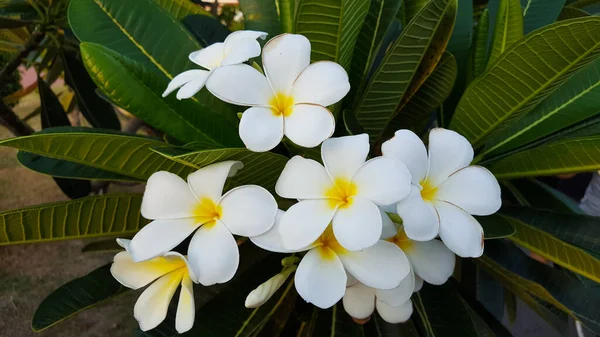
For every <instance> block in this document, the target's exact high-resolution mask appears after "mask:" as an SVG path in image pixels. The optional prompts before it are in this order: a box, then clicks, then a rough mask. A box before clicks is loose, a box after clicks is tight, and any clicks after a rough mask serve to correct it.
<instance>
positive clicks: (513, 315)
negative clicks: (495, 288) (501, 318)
mask: <svg viewBox="0 0 600 337" xmlns="http://www.w3.org/2000/svg"><path fill="white" fill-rule="evenodd" d="M504 303H505V304H506V316H507V317H508V321H509V322H510V324H513V323H515V320H516V319H517V297H516V296H515V294H513V293H511V292H510V291H505V292H504Z"/></svg>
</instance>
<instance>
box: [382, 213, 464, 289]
mask: <svg viewBox="0 0 600 337" xmlns="http://www.w3.org/2000/svg"><path fill="white" fill-rule="evenodd" d="M390 206H395V205H390ZM390 208H391V209H390ZM382 209H385V210H389V211H392V212H394V211H395V207H382ZM383 216H384V221H383V231H382V233H381V237H382V239H385V240H387V241H389V242H392V243H394V244H396V245H397V246H398V247H399V248H400V249H402V251H403V252H404V253H405V254H406V256H407V257H408V261H410V266H411V271H413V272H414V274H415V277H414V288H415V290H414V291H418V290H419V289H421V287H422V286H423V281H425V282H427V283H429V284H433V285H441V284H444V283H446V281H448V279H449V278H450V276H452V273H453V272H454V265H455V263H456V257H455V256H454V253H452V252H451V251H450V249H448V247H446V246H445V245H444V244H443V243H442V242H441V241H440V240H436V239H434V240H430V241H415V240H411V239H409V238H408V237H407V236H406V233H405V232H404V228H403V227H402V225H400V224H397V223H394V222H393V221H392V220H391V219H390V217H388V216H387V215H386V214H385V213H384V215H383Z"/></svg>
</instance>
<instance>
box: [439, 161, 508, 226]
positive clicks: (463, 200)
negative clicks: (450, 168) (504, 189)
mask: <svg viewBox="0 0 600 337" xmlns="http://www.w3.org/2000/svg"><path fill="white" fill-rule="evenodd" d="M435 198H436V199H438V200H443V201H448V202H449V203H452V204H454V205H456V206H458V207H460V208H462V209H464V210H465V211H467V212H469V213H470V214H474V215H490V214H494V213H496V212H497V211H498V210H499V209H500V206H501V205H502V198H501V197H500V185H499V184H498V181H497V180H496V177H494V175H493V174H492V172H490V171H488V170H487V169H486V168H483V167H481V166H469V167H465V168H464V169H461V170H458V171H456V172H454V173H453V174H451V175H450V177H448V179H446V180H444V182H443V183H442V184H441V185H440V186H439V187H438V190H437V192H436V195H435Z"/></svg>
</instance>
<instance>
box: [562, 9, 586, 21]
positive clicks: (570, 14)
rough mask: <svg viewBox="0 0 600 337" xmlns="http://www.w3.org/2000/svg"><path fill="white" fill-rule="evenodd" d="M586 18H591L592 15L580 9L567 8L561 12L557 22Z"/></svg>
mask: <svg viewBox="0 0 600 337" xmlns="http://www.w3.org/2000/svg"><path fill="white" fill-rule="evenodd" d="M586 16H590V14H589V13H588V12H586V11H584V10H581V9H579V8H573V7H569V6H566V7H565V8H563V9H562V11H561V12H560V15H559V16H558V19H557V21H562V20H569V19H575V18H582V17H586Z"/></svg>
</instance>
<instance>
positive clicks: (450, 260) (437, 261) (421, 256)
mask: <svg viewBox="0 0 600 337" xmlns="http://www.w3.org/2000/svg"><path fill="white" fill-rule="evenodd" d="M405 253H406V255H407V256H408V259H409V260H410V262H411V265H412V267H413V269H414V270H415V273H417V275H418V276H419V277H420V278H421V279H423V280H425V282H427V283H429V284H434V285H440V284H444V283H445V282H446V281H447V280H448V278H450V276H452V273H453V272H454V264H455V262H456V258H455V257H454V253H452V252H451V251H450V250H449V249H448V248H447V247H446V246H445V245H444V244H443V243H442V242H441V241H439V240H431V241H424V242H418V241H413V242H411V246H410V249H407V250H406V251H405Z"/></svg>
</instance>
